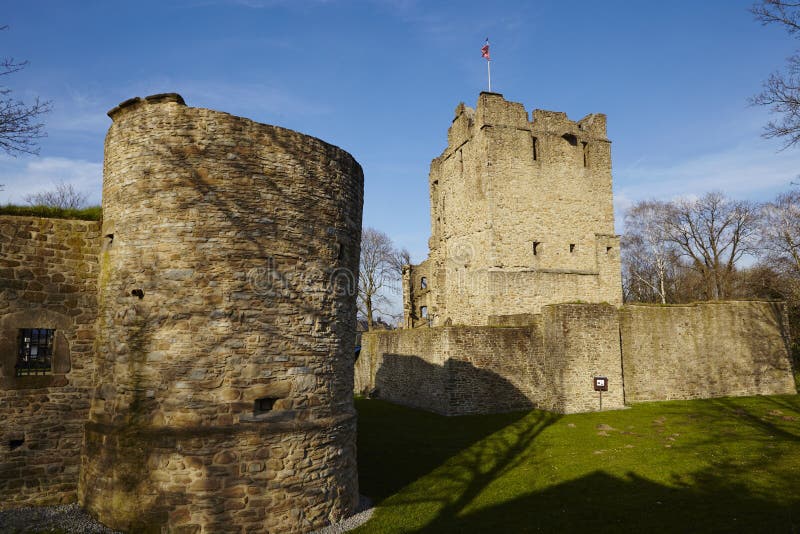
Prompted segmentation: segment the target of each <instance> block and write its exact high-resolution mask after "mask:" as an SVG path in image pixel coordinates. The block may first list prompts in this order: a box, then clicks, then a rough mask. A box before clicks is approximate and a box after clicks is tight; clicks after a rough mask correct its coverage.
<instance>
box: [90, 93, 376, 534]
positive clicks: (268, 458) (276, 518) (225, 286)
mask: <svg viewBox="0 0 800 534" xmlns="http://www.w3.org/2000/svg"><path fill="white" fill-rule="evenodd" d="M109 116H110V117H111V119H112V120H113V124H112V125H111V128H110V129H109V131H108V135H107V137H106V145H105V165H104V177H103V235H104V236H105V238H104V239H105V242H104V248H103V252H102V256H101V274H100V282H99V286H100V287H99V318H98V325H97V331H98V340H97V342H96V358H97V376H96V382H95V383H96V384H97V387H96V390H95V392H94V396H93V399H92V404H91V412H90V420H89V423H88V425H87V427H86V439H85V449H84V455H83V466H82V470H81V476H80V500H81V503H82V504H83V505H84V506H85V507H86V509H87V510H88V511H89V512H90V513H91V514H93V515H94V516H96V517H97V518H98V519H99V520H100V521H101V522H103V523H105V524H106V525H109V526H111V527H113V528H116V529H121V530H126V531H131V532H162V531H169V532H214V533H216V532H244V531H247V532H305V531H309V530H312V529H315V528H318V527H321V526H324V525H326V524H328V523H330V522H332V521H336V520H339V519H341V518H343V517H344V516H346V515H348V514H350V513H351V512H353V510H354V508H355V506H356V504H357V500H358V487H357V472H356V457H355V431H356V427H355V412H354V409H353V402H352V391H353V358H354V339H355V325H356V316H355V314H356V306H355V290H356V288H355V280H356V278H355V275H356V273H357V269H358V258H359V246H360V234H361V208H362V203H363V173H362V170H361V167H360V166H359V164H358V163H357V162H356V161H355V160H354V159H353V158H352V157H351V156H350V154H348V153H347V152H345V151H343V150H341V149H339V148H337V147H335V146H332V145H329V144H327V143H325V142H323V141H320V140H319V139H316V138H313V137H309V136H306V135H302V134H300V133H297V132H294V131H291V130H287V129H284V128H278V127H275V126H269V125H265V124H259V123H256V122H253V121H251V120H248V119H244V118H240V117H234V116H232V115H228V114H226V113H220V112H217V111H212V110H208V109H200V108H190V107H187V106H186V105H185V104H184V102H183V99H182V98H181V97H180V96H179V95H177V94H163V95H154V96H149V97H147V98H144V99H140V98H134V99H131V100H128V101H126V102H123V103H122V104H120V105H119V106H117V107H115V108H114V109H112V110H111V111H110V112H109Z"/></svg>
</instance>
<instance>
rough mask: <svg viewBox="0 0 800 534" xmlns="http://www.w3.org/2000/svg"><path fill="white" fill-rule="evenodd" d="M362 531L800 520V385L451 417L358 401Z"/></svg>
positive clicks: (738, 526)
mask: <svg viewBox="0 0 800 534" xmlns="http://www.w3.org/2000/svg"><path fill="white" fill-rule="evenodd" d="M356 407H357V409H358V413H359V427H358V432H359V435H358V463H359V471H360V485H361V487H360V491H361V493H363V494H364V495H367V496H370V497H372V498H373V499H374V500H375V501H376V502H377V504H378V509H377V510H376V512H375V515H374V516H373V518H372V519H371V520H370V521H369V522H368V523H367V524H365V525H364V526H362V527H361V528H359V529H358V530H357V531H356V532H359V533H367V532H490V533H505V532H578V531H586V532H598V531H600V532H800V397H798V396H774V397H748V398H722V399H711V400H699V401H673V402H658V403H646V404H637V405H634V406H633V407H632V408H631V409H628V410H620V411H609V412H602V413H589V414H576V415H557V414H550V413H547V412H540V411H532V412H518V413H513V414H503V415H491V416H467V417H442V416H438V415H434V414H430V413H427V412H422V411H417V410H412V409H409V408H403V407H399V406H394V405H391V404H388V403H386V402H382V401H378V400H364V399H358V400H357V401H356Z"/></svg>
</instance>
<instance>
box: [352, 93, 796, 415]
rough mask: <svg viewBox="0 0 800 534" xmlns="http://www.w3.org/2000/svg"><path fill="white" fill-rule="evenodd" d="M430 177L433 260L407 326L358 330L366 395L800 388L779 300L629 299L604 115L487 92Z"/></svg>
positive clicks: (525, 400) (682, 394)
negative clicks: (577, 115) (528, 106)
mask: <svg viewBox="0 0 800 534" xmlns="http://www.w3.org/2000/svg"><path fill="white" fill-rule="evenodd" d="M429 185H430V205H431V237H430V241H429V248H430V254H429V256H428V258H427V260H425V261H424V262H422V263H421V264H419V265H409V266H406V267H405V269H404V272H403V316H404V319H403V326H404V328H403V329H401V330H397V331H392V332H377V331H375V332H368V333H365V334H363V336H362V350H361V354H360V356H359V358H358V361H357V362H356V377H355V382H356V391H357V392H359V393H362V394H371V395H377V396H378V397H380V398H384V399H387V400H390V401H393V402H397V403H400V404H405V405H409V406H414V407H418V408H423V409H427V410H432V411H435V412H438V413H442V414H446V415H462V414H471V413H495V412H502V411H509V410H520V409H529V408H534V407H535V408H540V409H545V410H550V411H554V412H560V413H572V412H585V411H596V410H600V409H618V408H623V407H624V406H625V405H626V404H627V403H630V402H637V401H646V400H667V399H689V398H706V397H718V396H726V395H759V394H778V393H795V392H796V390H795V385H794V380H793V376H792V366H791V360H790V358H789V349H788V340H789V338H788V322H787V319H786V316H785V310H784V307H783V304H781V303H776V302H752V301H748V302H706V303H695V304H688V305H682V306H647V305H625V306H622V283H621V272H620V271H621V269H620V250H619V237H618V236H616V235H615V234H614V212H613V198H612V188H611V143H610V141H609V140H608V138H607V137H606V117H605V116H604V115H600V114H593V115H588V116H586V117H584V118H583V119H581V120H579V121H577V122H573V121H571V120H569V119H568V118H567V116H566V114H564V113H559V112H553V111H543V110H538V109H537V110H533V112H532V113H531V114H530V118H529V115H528V112H527V111H526V110H525V108H524V107H523V106H522V104H519V103H516V102H509V101H507V100H505V98H503V95H500V94H497V93H481V94H480V96H479V97H478V104H477V106H476V107H475V109H472V108H469V107H466V106H465V105H464V104H463V103H462V104H459V105H458V107H457V108H456V110H455V118H454V119H453V122H452V124H451V126H450V129H449V130H448V135H447V147H446V148H445V150H444V152H442V154H441V155H440V156H439V157H438V158H436V159H434V160H433V162H432V163H431V169H430V177H429ZM597 380H600V381H601V383H602V384H604V387H605V389H604V390H603V391H600V390H598V389H596V388H595V387H594V385H595V383H596V381H597Z"/></svg>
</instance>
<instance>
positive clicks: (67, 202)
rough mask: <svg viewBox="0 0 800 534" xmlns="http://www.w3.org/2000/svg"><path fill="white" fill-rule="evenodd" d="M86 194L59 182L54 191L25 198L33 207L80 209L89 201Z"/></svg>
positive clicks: (33, 194)
mask: <svg viewBox="0 0 800 534" xmlns="http://www.w3.org/2000/svg"><path fill="white" fill-rule="evenodd" d="M88 198H89V197H88V195H87V194H86V193H81V192H80V191H77V190H76V189H75V188H74V187H73V186H72V184H65V183H64V182H63V181H62V182H59V183H58V184H56V185H55V186H53V189H51V190H49V191H44V192H42V193H32V194H29V195H26V196H25V202H27V203H28V204H30V205H31V206H47V207H49V208H62V209H80V208H85V207H86V201H87V200H88Z"/></svg>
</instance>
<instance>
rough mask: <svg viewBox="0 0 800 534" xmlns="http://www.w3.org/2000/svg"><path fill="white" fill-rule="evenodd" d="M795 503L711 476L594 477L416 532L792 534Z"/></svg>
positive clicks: (798, 520) (797, 519) (799, 517)
mask: <svg viewBox="0 0 800 534" xmlns="http://www.w3.org/2000/svg"><path fill="white" fill-rule="evenodd" d="M798 505H800V502H798V500H797V496H795V500H794V502H793V503H784V504H780V503H776V502H773V501H771V500H768V499H765V498H763V497H760V496H757V495H753V494H752V493H751V492H750V491H749V490H748V488H747V487H745V486H743V485H738V484H729V483H728V482H726V480H725V479H724V478H723V477H714V478H711V479H708V480H706V481H704V482H702V483H699V484H697V485H695V486H694V487H692V488H671V487H667V486H663V485H661V484H657V483H654V482H652V481H649V480H646V479H644V478H641V477H638V476H636V475H635V474H633V473H629V474H628V476H627V477H626V478H624V479H621V478H617V477H614V476H611V475H608V474H606V473H603V472H599V471H598V472H594V473H591V474H589V475H586V476H583V477H581V478H578V479H576V480H572V481H569V482H565V483H562V484H559V485H557V486H552V487H550V488H547V489H546V490H544V491H541V492H536V493H532V494H528V495H525V496H522V497H519V498H516V499H513V500H510V501H507V502H505V503H502V504H500V505H495V506H491V507H487V508H483V509H480V510H477V511H475V512H472V513H468V514H464V515H459V516H447V517H442V516H439V517H437V518H436V520H434V521H433V522H432V523H430V524H429V525H426V526H425V527H423V528H421V529H417V530H416V531H417V532H425V533H433V532H475V533H478V532H492V531H493V532H581V531H587V532H797V531H798V529H800V508H798Z"/></svg>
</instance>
